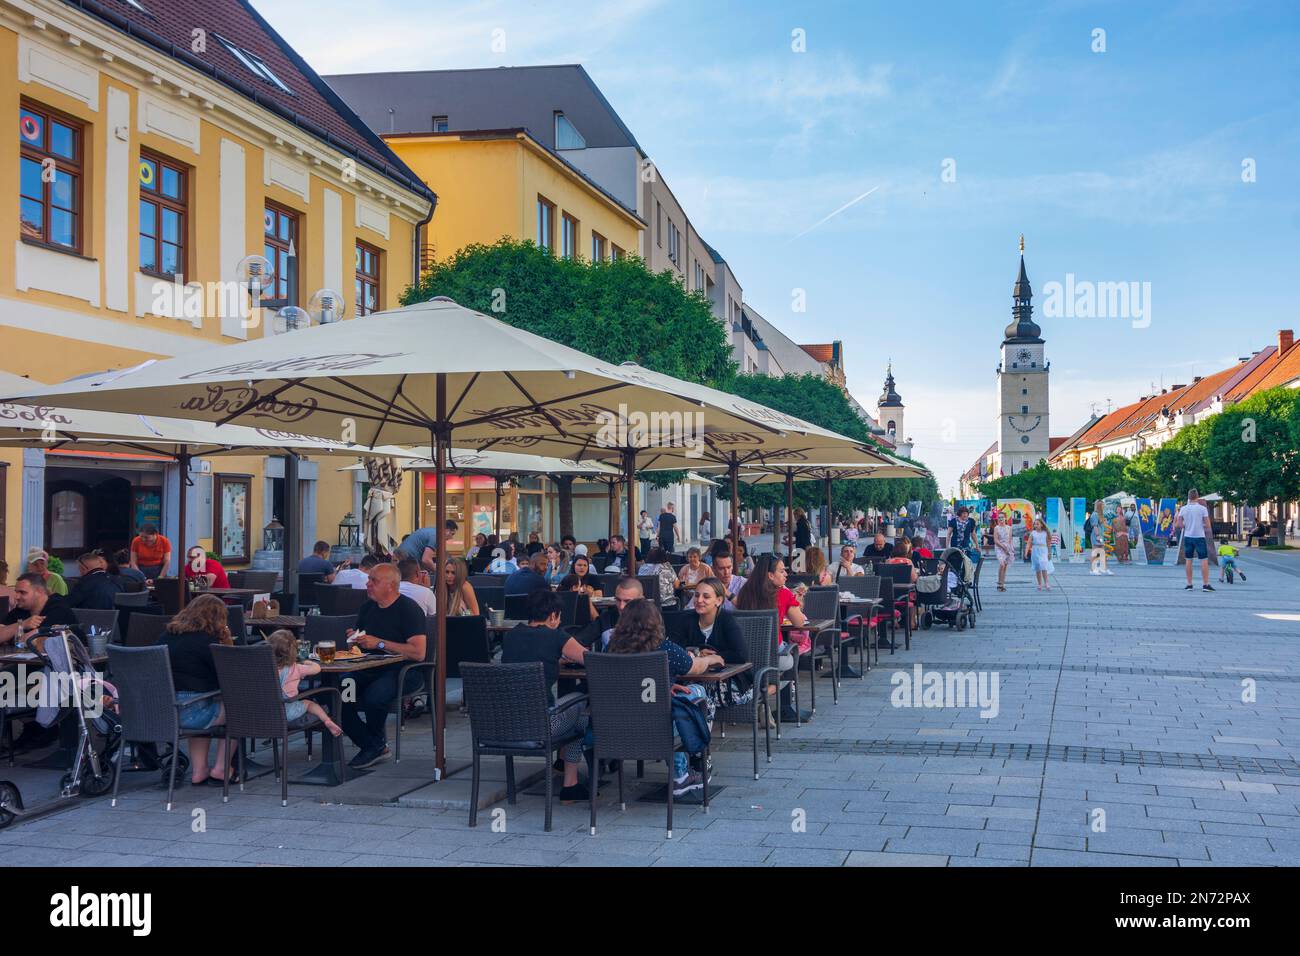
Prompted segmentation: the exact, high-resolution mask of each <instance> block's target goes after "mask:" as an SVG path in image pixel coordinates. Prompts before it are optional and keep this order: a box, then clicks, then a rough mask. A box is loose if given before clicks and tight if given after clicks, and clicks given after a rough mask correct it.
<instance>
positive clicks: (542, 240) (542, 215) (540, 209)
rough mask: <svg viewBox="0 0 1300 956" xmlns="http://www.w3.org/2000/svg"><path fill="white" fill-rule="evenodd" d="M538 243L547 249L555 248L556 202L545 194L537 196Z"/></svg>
mask: <svg viewBox="0 0 1300 956" xmlns="http://www.w3.org/2000/svg"><path fill="white" fill-rule="evenodd" d="M537 244H538V245H539V246H541V247H542V248H543V249H547V250H553V249H554V248H555V204H554V203H553V202H551V201H550V200H548V199H547V198H546V197H545V196H538V197H537Z"/></svg>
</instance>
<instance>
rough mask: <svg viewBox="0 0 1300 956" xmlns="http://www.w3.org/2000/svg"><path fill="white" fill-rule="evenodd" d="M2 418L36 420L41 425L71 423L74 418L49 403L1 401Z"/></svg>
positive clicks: (0, 418)
mask: <svg viewBox="0 0 1300 956" xmlns="http://www.w3.org/2000/svg"><path fill="white" fill-rule="evenodd" d="M0 420H3V421H10V422H36V423H39V424H41V425H49V424H54V425H71V424H72V419H71V418H69V417H68V416H66V415H60V414H58V413H56V412H55V411H54V409H53V408H51V407H50V406H49V405H12V404H10V403H9V402H0Z"/></svg>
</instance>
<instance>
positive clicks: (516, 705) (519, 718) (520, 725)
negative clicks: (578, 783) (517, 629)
mask: <svg viewBox="0 0 1300 956" xmlns="http://www.w3.org/2000/svg"><path fill="white" fill-rule="evenodd" d="M664 669H665V671H667V664H666V663H665V665H664ZM460 677H461V680H462V681H463V682H464V687H465V704H466V706H467V707H468V708H469V726H470V740H471V742H470V748H471V750H472V751H473V756H474V771H473V782H472V783H471V784H470V798H469V825H470V826H475V825H477V823H478V787H479V773H480V761H481V760H482V758H483V757H505V758H506V798H507V799H508V800H509V801H510V803H512V804H513V803H515V801H516V793H515V790H516V788H515V757H541V758H542V759H543V760H544V761H545V762H546V773H545V776H546V830H547V832H550V829H551V809H552V802H553V800H552V798H553V797H554V789H555V782H554V780H552V778H551V768H550V763H551V760H552V758H553V757H554V756H555V754H556V753H557V752H558V751H559V750H560V749H562V748H563V747H564V745H565V744H567V743H571V742H572V741H575V740H581V739H582V737H583V733H582V731H580V730H577V729H576V728H575V729H573V730H571V731H569V732H567V733H564V734H561V735H560V736H558V737H556V736H552V734H551V711H552V709H555V710H560V709H562V708H567V707H579V706H581V705H582V704H583V703H584V702H585V701H586V699H587V696H586V695H585V694H568V695H566V696H564V697H561V698H560V699H559V700H558V701H556V702H555V704H554V707H553V708H552V706H551V705H550V704H549V703H548V701H547V696H546V673H545V671H544V670H543V668H542V665H541V662H540V661H534V662H533V663H530V664H462V665H461V667H460ZM589 785H590V786H591V787H592V788H593V789H594V788H595V786H596V781H595V779H594V778H592V779H591V780H590V781H589Z"/></svg>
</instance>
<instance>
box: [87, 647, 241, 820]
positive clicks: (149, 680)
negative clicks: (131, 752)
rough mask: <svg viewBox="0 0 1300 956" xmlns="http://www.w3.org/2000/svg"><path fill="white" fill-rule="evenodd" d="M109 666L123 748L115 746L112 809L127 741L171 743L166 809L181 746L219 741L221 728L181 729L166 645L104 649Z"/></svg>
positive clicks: (208, 695)
mask: <svg viewBox="0 0 1300 956" xmlns="http://www.w3.org/2000/svg"><path fill="white" fill-rule="evenodd" d="M108 664H109V667H110V668H111V669H112V671H113V680H114V681H115V682H116V685H117V699H118V708H119V715H118V718H119V720H120V722H121V724H122V744H123V746H119V747H118V748H117V768H116V771H115V772H114V775H113V799H112V803H111V804H110V805H111V806H114V807H115V806H117V790H118V786H119V785H120V784H121V782H122V755H123V754H125V753H126V750H127V748H126V746H125V744H127V743H151V744H156V743H158V742H160V741H168V740H169V741H171V745H172V752H171V760H170V761H169V763H170V764H171V766H170V768H169V770H168V773H167V809H168V811H170V810H171V808H172V796H173V794H174V793H175V792H176V765H177V764H178V763H180V760H179V757H180V742H181V740H182V739H184V738H187V737H224V736H225V735H226V728H225V727H209V728H208V729H206V730H186V729H184V728H182V727H181V718H180V713H181V705H180V704H178V703H176V687H175V684H174V682H173V681H172V668H171V656H170V652H169V651H168V650H167V646H166V645H165V644H160V645H157V646H155V647H119V646H118V645H115V644H114V645H110V646H109V648H108ZM218 696H220V691H215V690H214V691H210V692H209V693H206V694H203V695H201V696H199V697H196V698H194V700H206V699H208V698H212V697H218Z"/></svg>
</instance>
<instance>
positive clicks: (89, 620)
mask: <svg viewBox="0 0 1300 956" xmlns="http://www.w3.org/2000/svg"><path fill="white" fill-rule="evenodd" d="M72 613H73V614H75V615H76V617H77V623H78V624H80V625H81V626H82V628H83V629H84V630H85V631H86V632H87V633H89V632H90V629H91V628H92V627H93V628H94V629H95V630H96V631H107V632H108V633H109V637H110V638H113V639H118V640H120V637H121V635H119V634H118V633H117V617H118V615H117V611H116V610H112V611H97V610H95V609H94V608H88V607H79V608H74V609H73V611H72Z"/></svg>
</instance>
